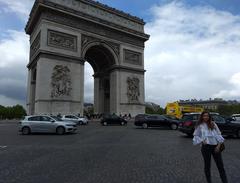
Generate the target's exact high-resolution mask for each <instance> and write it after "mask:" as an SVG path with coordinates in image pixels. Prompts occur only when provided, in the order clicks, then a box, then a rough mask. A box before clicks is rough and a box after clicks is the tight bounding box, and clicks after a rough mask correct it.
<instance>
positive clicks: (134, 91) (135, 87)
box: [127, 77, 140, 103]
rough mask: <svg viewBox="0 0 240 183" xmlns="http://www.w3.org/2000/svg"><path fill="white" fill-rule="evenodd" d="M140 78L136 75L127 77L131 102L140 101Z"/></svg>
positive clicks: (128, 94)
mask: <svg viewBox="0 0 240 183" xmlns="http://www.w3.org/2000/svg"><path fill="white" fill-rule="evenodd" d="M139 83H140V80H139V79H138V78H136V77H133V78H130V77H128V78H127V96H128V101H129V103H134V102H135V103H138V102H139V96H140V88H139Z"/></svg>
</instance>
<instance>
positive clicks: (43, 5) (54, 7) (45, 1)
mask: <svg viewBox="0 0 240 183" xmlns="http://www.w3.org/2000/svg"><path fill="white" fill-rule="evenodd" d="M50 1H56V0H38V1H36V2H35V4H34V6H33V9H32V11H31V13H30V17H29V20H28V23H27V25H26V28H25V31H26V33H27V34H31V32H32V30H33V29H34V26H35V24H36V23H37V19H38V18H39V16H40V10H44V9H45V10H51V11H57V12H61V13H65V14H68V15H71V16H74V17H78V18H80V19H85V20H87V21H93V22H95V23H98V24H100V25H103V26H107V27H110V28H113V29H116V30H118V31H121V32H126V33H128V34H132V35H133V36H138V37H141V38H143V39H144V40H145V41H147V40H148V39H149V35H147V34H145V33H144V30H136V29H134V27H135V26H133V27H132V28H130V27H128V26H123V25H121V24H119V23H116V22H111V21H107V20H105V19H102V18H101V17H100V18H98V17H97V16H92V15H91V14H86V13H84V12H80V11H76V10H74V9H71V8H69V7H64V6H62V5H60V4H55V3H53V2H50ZM71 1H76V0H71ZM81 1H83V0H81ZM88 1H89V0H88ZM89 2H91V1H89ZM94 3H96V2H94ZM142 25H144V22H142Z"/></svg>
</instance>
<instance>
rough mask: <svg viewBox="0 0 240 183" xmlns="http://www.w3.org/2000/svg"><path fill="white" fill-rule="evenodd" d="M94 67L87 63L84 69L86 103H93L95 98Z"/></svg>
mask: <svg viewBox="0 0 240 183" xmlns="http://www.w3.org/2000/svg"><path fill="white" fill-rule="evenodd" d="M93 74H94V72H93V69H92V66H91V65H90V64H89V63H88V62H86V63H85V69H84V102H90V103H93V97H94V91H93V90H94V79H93Z"/></svg>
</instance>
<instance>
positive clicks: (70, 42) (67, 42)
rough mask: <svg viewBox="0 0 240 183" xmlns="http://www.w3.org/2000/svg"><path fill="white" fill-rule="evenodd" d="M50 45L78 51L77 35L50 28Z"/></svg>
mask: <svg viewBox="0 0 240 183" xmlns="http://www.w3.org/2000/svg"><path fill="white" fill-rule="evenodd" d="M48 46H52V47H56V48H61V49H65V50H71V51H77V36H73V35H70V34H65V33H62V32H57V31H53V30H48Z"/></svg>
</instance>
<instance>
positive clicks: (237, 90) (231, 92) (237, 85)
mask: <svg viewBox="0 0 240 183" xmlns="http://www.w3.org/2000/svg"><path fill="white" fill-rule="evenodd" d="M229 84H230V85H231V86H232V87H231V88H229V89H227V90H226V89H223V90H221V91H219V92H218V93H217V94H215V95H214V96H215V97H226V96H227V97H228V98H229V99H235V98H239V95H240V72H238V73H236V74H234V75H233V76H232V77H231V79H230V81H229Z"/></svg>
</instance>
